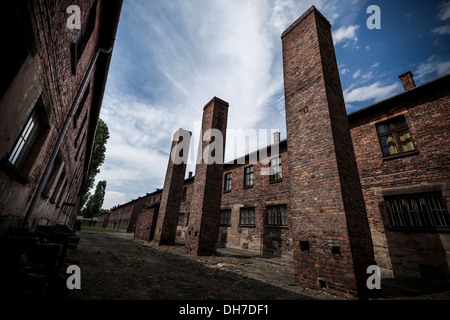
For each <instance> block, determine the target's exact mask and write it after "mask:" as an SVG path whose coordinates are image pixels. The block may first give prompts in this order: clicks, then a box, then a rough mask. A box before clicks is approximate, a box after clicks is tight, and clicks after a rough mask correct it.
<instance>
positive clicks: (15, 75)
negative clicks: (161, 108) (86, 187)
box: [0, 0, 122, 234]
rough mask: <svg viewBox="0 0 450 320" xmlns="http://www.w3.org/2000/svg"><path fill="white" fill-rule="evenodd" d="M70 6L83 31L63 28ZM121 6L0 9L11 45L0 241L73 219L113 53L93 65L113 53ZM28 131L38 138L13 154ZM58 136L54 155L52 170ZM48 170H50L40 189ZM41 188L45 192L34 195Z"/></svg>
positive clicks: (36, 1)
mask: <svg viewBox="0 0 450 320" xmlns="http://www.w3.org/2000/svg"><path fill="white" fill-rule="evenodd" d="M71 5H77V6H79V7H80V9H81V22H82V23H84V24H85V26H86V28H84V31H80V30H76V29H73V30H70V29H69V28H68V27H67V20H68V18H69V16H70V15H69V14H67V13H66V9H67V8H68V7H69V6H71ZM121 6H122V1H119V0H117V1H116V0H114V1H106V0H97V1H94V0H75V1H72V0H71V1H59V2H58V3H57V4H56V3H54V2H52V1H44V0H19V1H4V2H2V4H1V5H0V14H1V16H0V21H1V23H2V24H1V26H0V27H1V28H0V37H1V39H2V44H3V43H11V45H10V46H8V49H7V50H6V49H5V48H3V49H5V50H3V49H2V52H4V53H2V56H1V63H2V66H1V69H2V82H1V87H0V109H1V110H2V117H0V128H1V129H0V130H1V134H0V136H1V142H0V157H1V158H2V160H1V165H0V234H2V233H3V232H4V231H5V230H6V229H7V228H8V227H9V226H10V225H17V224H20V223H22V222H24V223H25V222H26V223H28V224H29V225H30V226H31V227H32V228H34V227H35V226H36V225H53V224H55V223H62V224H65V223H67V224H71V222H72V221H73V219H74V218H75V215H76V212H77V211H78V204H79V194H78V193H79V188H80V185H81V183H82V181H83V179H84V175H85V172H87V169H88V166H89V161H90V156H91V149H92V143H93V140H94V134H95V129H96V126H97V122H98V117H99V112H100V107H101V103H102V97H103V91H104V88H105V84H106V78H107V74H108V68H109V64H110V60H111V53H109V54H105V53H101V54H99V55H98V58H97V59H95V57H96V54H97V53H98V52H99V50H100V49H105V50H108V49H110V48H112V47H113V45H114V39H115V34H116V30H117V25H118V17H119V16H120V10H121ZM3 24H5V25H3ZM77 35H79V36H78V37H77ZM75 48H77V49H78V51H76V50H75ZM91 64H92V65H93V69H92V73H90V75H88V67H89V66H90V65H91ZM3 70H5V72H4V71H3ZM84 79H87V81H86V82H85V84H86V86H83V80H84ZM77 97H78V99H76V98H77ZM71 110H72V111H73V113H72V114H70V111H71ZM69 120H70V123H69V125H68V127H67V129H66V130H67V131H65V135H64V136H63V133H64V131H63V129H64V124H65V123H67V121H69ZM26 124H32V127H33V128H37V129H36V130H34V129H33V131H32V132H33V135H32V136H33V137H35V138H34V139H29V141H27V144H29V145H30V149H24V148H20V147H18V146H20V143H19V142H20V135H21V133H22V132H24V130H25V127H26ZM60 136H63V140H62V143H61V145H60V148H59V152H58V154H57V157H56V159H55V162H54V165H53V166H49V165H48V164H49V161H50V159H51V155H52V153H53V152H54V150H58V149H57V140H58V137H60ZM16 147H17V148H16ZM27 150H28V151H27ZM16 152H17V153H16ZM15 154H16V155H17V158H16V157H15V156H14V155H15ZM21 158H23V161H19V160H18V159H21ZM46 168H48V169H47V170H50V169H51V168H53V169H52V170H51V171H49V175H48V177H49V178H48V180H47V183H46V184H45V185H44V183H41V182H42V181H43V180H42V179H43V175H44V172H45V170H46ZM44 181H45V180H44ZM40 186H41V187H43V189H42V192H40V194H36V190H38V188H39V187H40ZM33 202H34V204H33ZM32 204H33V205H32ZM27 220H29V221H27Z"/></svg>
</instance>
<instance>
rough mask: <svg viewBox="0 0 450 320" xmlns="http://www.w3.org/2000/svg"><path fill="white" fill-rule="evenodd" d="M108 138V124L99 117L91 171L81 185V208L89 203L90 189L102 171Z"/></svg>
mask: <svg viewBox="0 0 450 320" xmlns="http://www.w3.org/2000/svg"><path fill="white" fill-rule="evenodd" d="M108 139H109V130H108V126H107V125H106V123H105V122H104V121H103V120H102V119H99V121H98V125H97V131H96V132H95V138H94V145H93V148H92V156H91V163H90V166H89V171H88V173H87V177H86V181H85V182H84V184H83V185H82V186H81V203H80V207H81V208H82V207H83V206H84V205H85V204H86V203H87V201H88V199H89V198H90V196H91V194H90V192H89V191H90V190H91V189H92V188H93V187H94V183H95V177H96V176H97V174H98V173H99V172H100V166H101V165H102V164H103V162H104V161H105V153H106V143H107V141H108Z"/></svg>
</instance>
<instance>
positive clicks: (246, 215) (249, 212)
mask: <svg viewBox="0 0 450 320" xmlns="http://www.w3.org/2000/svg"><path fill="white" fill-rule="evenodd" d="M239 225H241V226H254V225H255V208H241V212H240V216H239Z"/></svg>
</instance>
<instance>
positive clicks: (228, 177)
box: [223, 172, 231, 192]
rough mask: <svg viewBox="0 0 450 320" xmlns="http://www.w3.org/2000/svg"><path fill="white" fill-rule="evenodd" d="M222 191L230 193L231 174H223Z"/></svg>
mask: <svg viewBox="0 0 450 320" xmlns="http://www.w3.org/2000/svg"><path fill="white" fill-rule="evenodd" d="M223 191H224V192H228V191H231V172H228V173H225V178H224V185H223Z"/></svg>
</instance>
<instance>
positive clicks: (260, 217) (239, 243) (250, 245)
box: [219, 141, 292, 255]
mask: <svg viewBox="0 0 450 320" xmlns="http://www.w3.org/2000/svg"><path fill="white" fill-rule="evenodd" d="M279 151H280V155H281V167H282V176H283V179H282V181H278V182H273V183H270V181H269V176H268V175H261V169H262V168H269V165H268V164H266V162H267V161H263V163H262V162H261V159H260V158H259V156H258V162H257V163H255V164H253V179H254V182H253V183H254V185H253V187H252V188H245V187H244V168H245V167H246V166H248V165H249V161H248V158H247V159H246V161H245V162H246V164H234V165H229V164H227V165H225V168H224V175H223V177H224V176H225V173H228V172H231V173H232V182H231V191H230V192H223V194H222V209H231V215H232V217H231V227H221V236H220V237H219V241H220V242H221V243H222V245H225V246H227V247H232V248H233V247H234V248H245V249H250V250H253V251H257V252H261V253H265V254H273V255H281V254H283V255H291V254H292V238H291V233H290V230H289V229H288V228H282V227H281V228H275V227H268V226H267V224H266V220H265V219H266V212H267V206H268V205H281V204H287V203H288V202H289V196H290V193H289V168H288V153H287V144H286V141H284V142H282V143H281V144H280V148H279ZM269 155H270V153H269ZM224 183H225V181H224V180H223V181H222V190H223V186H224ZM242 206H254V207H255V226H254V227H241V226H239V216H240V208H241V207H242ZM271 234H272V235H273V234H276V238H277V239H273V237H271ZM274 241H275V243H276V247H277V248H273V246H274V244H273V242H274ZM271 246H272V248H269V247H271ZM265 249H266V250H265ZM271 249H273V250H271Z"/></svg>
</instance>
